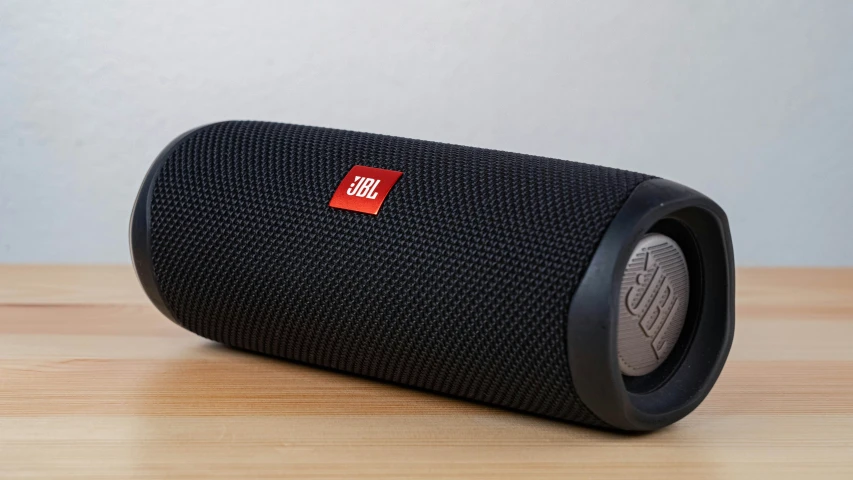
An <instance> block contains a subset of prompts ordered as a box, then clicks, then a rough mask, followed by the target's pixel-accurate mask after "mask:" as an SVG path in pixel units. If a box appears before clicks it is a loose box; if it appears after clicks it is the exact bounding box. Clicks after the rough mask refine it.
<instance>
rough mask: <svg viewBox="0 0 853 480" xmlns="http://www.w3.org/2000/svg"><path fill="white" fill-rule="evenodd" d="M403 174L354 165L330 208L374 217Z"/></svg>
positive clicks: (337, 191) (336, 192)
mask: <svg viewBox="0 0 853 480" xmlns="http://www.w3.org/2000/svg"><path fill="white" fill-rule="evenodd" d="M402 175H403V172H396V171H394V170H385V169H383V168H374V167H365V166H363V165H356V166H354V167H352V169H350V171H349V173H347V174H346V176H344V178H343V180H341V183H340V184H339V185H338V188H337V190H335V194H334V195H332V200H331V201H330V202H329V206H330V207H334V208H341V209H344V210H352V211H354V212H361V213H369V214H371V215H376V214H377V213H379V207H381V206H382V203H383V202H384V201H385V198H386V197H387V196H388V192H390V191H391V187H393V186H394V184H395V183H396V182H397V180H399V178H400V177H401V176H402Z"/></svg>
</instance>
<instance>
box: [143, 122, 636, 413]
mask: <svg viewBox="0 0 853 480" xmlns="http://www.w3.org/2000/svg"><path fill="white" fill-rule="evenodd" d="M356 164H359V165H366V166H371V167H378V168H385V169H389V170H397V171H402V172H403V176H402V178H400V180H399V181H398V182H397V184H396V185H395V186H394V188H393V189H392V190H391V192H390V194H389V195H388V197H387V198H386V200H385V202H384V204H383V206H382V208H381V210H380V212H379V215H377V216H372V215H365V214H361V213H355V212H350V211H344V210H337V209H333V208H330V207H329V206H328V202H329V199H330V198H331V196H332V193H333V192H334V191H335V189H336V187H337V186H338V184H339V183H340V181H341V179H343V178H344V176H345V175H346V173H347V172H348V171H349V169H350V168H351V167H352V166H353V165H356ZM649 178H651V177H648V176H645V175H641V174H637V173H632V172H627V171H622V170H616V169H611V168H604V167H598V166H592V165H585V164H580V163H574V162H568V161H563V160H555V159H549V158H543V157H534V156H527V155H520V154H514V153H506V152H498V151H492V150H485V149H479V148H471V147H461V146H455V145H447V144H440V143H434V142H425V141H419V140H409V139H403V138H396V137H389V136H382V135H372V134H365V133H356V132H348V131H340V130H333V129H325V128H315V127H304V126H296V125H286V124H274V123H263V122H225V123H219V124H214V125H210V126H207V127H204V128H202V129H199V130H196V131H195V132H192V133H190V134H189V135H188V136H187V137H185V138H184V139H183V140H182V141H181V142H179V143H178V144H177V145H176V146H175V147H174V148H173V149H172V150H171V153H169V154H168V155H167V157H166V159H165V161H164V162H163V163H162V165H161V167H160V170H159V172H158V173H157V176H156V178H155V180H154V182H155V183H154V194H153V197H152V200H151V210H150V220H149V222H150V240H151V262H152V265H153V269H154V274H155V276H156V279H157V284H158V286H159V290H160V293H161V295H162V297H163V300H164V302H165V304H166V305H167V307H168V308H169V309H170V311H171V313H172V314H173V316H174V317H175V320H176V321H177V322H178V323H180V324H181V325H183V326H184V327H185V328H187V329H189V330H191V331H193V332H196V333H198V334H199V335H202V336H204V337H207V338H209V339H212V340H216V341H219V342H222V343H224V344H227V345H231V346H234V347H238V348H242V349H247V350H252V351H257V352H262V353H264V354H268V355H273V356H278V357H284V358H287V359H292V360H296V361H301V362H306V363H310V364H315V365H320V366H323V367H328V368H332V369H337V370H343V371H347V372H353V373H356V374H360V375H365V376H369V377H375V378H379V379H384V380H388V381H392V382H397V383H400V384H406V385H411V386H415V387H420V388H423V389H428V390H433V391H437V392H442V393H446V394H450V395H455V396H459V397H464V398H468V399H473V400H477V401H481V402H486V403H490V404H496V405H500V406H504V407H508V408H513V409H518V410H523V411H527V412H532V413H536V414H540V415H545V416H549V417H554V418H558V419H563V420H568V421H575V422H580V423H585V424H590V425H598V426H605V425H604V423H603V422H601V421H600V420H599V419H597V418H596V417H595V416H594V415H593V414H592V413H591V412H590V410H589V409H588V408H587V407H586V406H585V405H584V404H583V403H582V402H581V401H580V400H579V399H578V398H577V396H576V394H575V391H574V388H573V385H572V381H571V375H570V372H569V364H568V356H567V351H566V348H567V347H566V319H567V315H568V311H569V304H570V302H571V299H572V295H573V293H574V291H575V289H576V287H577V285H578V283H579V281H580V280H581V277H582V276H583V274H584V272H585V270H586V267H587V265H588V264H589V262H590V260H591V257H592V255H593V253H594V251H595V249H596V247H597V245H598V243H599V240H600V239H601V237H602V235H603V234H604V231H605V229H606V228H607V226H608V224H609V223H610V221H611V220H612V219H613V217H614V216H615V214H616V212H617V211H618V209H619V208H620V206H621V205H622V204H623V202H624V201H625V200H626V198H627V197H628V195H629V194H630V193H631V191H632V190H633V189H634V187H636V186H637V185H638V184H639V183H641V182H643V181H645V180H647V179H649Z"/></svg>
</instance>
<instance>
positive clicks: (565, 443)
mask: <svg viewBox="0 0 853 480" xmlns="http://www.w3.org/2000/svg"><path fill="white" fill-rule="evenodd" d="M737 282H738V284H737V327H736V334H735V342H734V347H733V349H732V353H731V356H730V357H729V362H728V364H727V365H726V368H725V370H724V371H723V374H722V376H721V378H720V380H719V382H718V383H717V386H716V387H715V389H714V390H713V391H712V392H711V394H710V396H709V397H708V399H707V400H706V401H705V402H704V403H703V404H702V405H701V406H700V407H699V408H698V409H697V410H696V411H695V412H694V413H693V414H691V415H689V416H688V417H687V418H685V419H684V420H682V421H681V422H679V423H677V424H675V425H673V426H671V427H669V428H666V429H663V430H661V431H658V432H655V433H651V434H646V435H620V434H614V433H608V432H602V431H597V430H593V429H589V428H584V427H580V426H574V425H570V424H564V423H560V422H556V421H550V420H546V419H542V418H537V417H532V416H528V415H523V414H519V413H512V412H508V411H504V410H501V409H498V408H491V407H488V406H483V405H478V404H473V403H468V402H464V401H461V400H455V399H450V398H446V397H443V396H439V395H433V394H429V393H424V392H419V391H414V390H409V389H406V388H402V387H397V386H393V385H388V384H384V383H379V382H373V381H370V380H366V379H362V378H356V377H353V376H348V375H345V374H338V373H334V372H329V371H324V370H319V369H314V368H310V367H306V366H302V365H295V364H291V363H288V362H285V361H280V360H274V359H270V358H265V357H262V356H259V355H253V354H249V353H244V352H239V351H234V350H229V349H227V348H224V347H221V346H219V345H216V344H214V343H211V342H209V341H207V340H204V339H202V338H200V337H197V336H195V335H193V334H192V333H189V332H187V331H184V330H182V329H181V328H179V327H178V326H176V325H174V324H172V323H171V322H170V321H169V320H167V319H166V318H164V317H163V316H161V315H160V314H159V313H158V312H157V311H156V310H155V309H154V307H152V306H151V305H150V304H149V303H148V300H147V299H146V298H145V296H144V294H143V292H142V290H141V288H140V287H139V286H138V284H137V282H136V278H135V277H134V274H133V271H132V270H131V269H130V267H125V266H117V267H104V266H99V267H80V266H61V267H60V266H9V265H6V266H0V478H3V479H8V478H67V477H80V478H136V477H141V478H278V477H300V478H304V477H307V478H412V477H417V478H426V477H440V478H490V479H492V478H514V477H517V478H564V477H567V476H577V477H581V478H597V477H603V478H617V477H621V478H631V479H643V478H650V479H655V480H659V479H664V478H666V479H670V478H672V479H676V478H677V479H701V478H727V479H728V478H809V479H822V478H845V479H853V269H848V270H844V269H746V270H744V269H741V270H739V271H738V276H737Z"/></svg>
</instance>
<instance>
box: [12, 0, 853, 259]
mask: <svg viewBox="0 0 853 480" xmlns="http://www.w3.org/2000/svg"><path fill="white" fill-rule="evenodd" d="M225 119H257V120H271V121H281V122H290V123H301V124H309V125H319V126H326V127H336V128H345V129H351V130H359V131H368V132H375V133H384V134H391V135H398V136H405V137H412V138H419V139H426V140H435V141H442V142H450V143H458V144H464V145H474V146H480V147H487V148H494V149H501V150H509V151H516V152H522V153H529V154H537V155H545V156H551V157H557V158H564V159H570V160H576V161H582V162H588V163H596V164H600V165H608V166H614V167H621V168H626V169H632V170H637V171H641V172H645V173H652V174H655V175H659V176H663V177H667V178H670V179H672V180H676V181H679V182H682V183H685V184H687V185H690V186H692V187H694V188H696V189H698V190H700V191H702V192H704V193H706V194H707V195H709V196H710V197H712V198H713V199H715V200H716V201H717V202H719V203H720V204H721V205H722V206H723V208H725V209H726V211H727V212H728V214H729V218H730V220H731V225H732V231H733V235H734V241H735V254H736V259H737V262H738V264H739V265H853V240H851V238H853V219H851V210H853V187H851V184H853V2H851V1H846V0H838V1H827V0H824V1H814V0H812V1H801V2H794V1H757V0H750V1H744V0H736V1H729V2H720V1H696V2H686V1H649V2H633V1H624V2H611V1H607V2H601V1H589V2H583V3H581V2H566V1H558V2H529V1H513V2H495V1H483V2H473V1H469V2H463V1H441V2H437V1H434V2H405V1H396V0H394V1H361V2H356V1H315V2H309V1H301V2H258V1H234V2H209V1H204V2H202V1H197V2H196V1H163V2H142V1H139V2H124V1H121V2H115V1H113V2H106V1H104V2H79V1H55V2H42V1H32V0H26V1H9V0H0V262H35V263H51V262H60V263H82V262H96V263H128V262H129V254H128V247H127V223H128V217H129V213H130V209H131V206H132V203H133V200H134V197H135V194H136V191H137V189H138V187H139V183H140V182H141V180H142V178H143V176H144V174H145V172H146V170H147V168H148V166H149V165H150V163H151V161H152V160H153V159H154V158H155V156H156V155H157V154H158V153H159V151H160V150H161V149H162V148H163V147H164V146H165V145H166V144H167V143H168V142H169V141H170V140H171V139H172V138H173V137H175V136H177V135H178V134H180V133H181V132H183V131H185V130H187V129H190V128H192V127H194V126H197V125H200V124H205V123H210V122H213V121H218V120H225Z"/></svg>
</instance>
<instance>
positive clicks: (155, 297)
mask: <svg viewBox="0 0 853 480" xmlns="http://www.w3.org/2000/svg"><path fill="white" fill-rule="evenodd" d="M202 128H205V127H198V128H194V129H192V130H190V131H188V132H185V133H184V134H182V135H180V136H179V137H177V138H175V139H174V140H172V142H171V143H169V145H167V146H166V148H164V149H163V151H162V152H160V155H158V156H157V158H156V159H155V160H154V162H153V163H152V164H151V167H150V168H149V169H148V173H146V174H145V179H144V180H143V181H142V186H141V187H140V188H139V193H138V194H137V196H136V200H135V202H134V204H133V210H132V211H131V213H130V226H129V229H128V237H129V238H128V239H129V243H130V258H131V263H132V264H133V269H134V271H135V272H136V277H137V278H138V279H139V283H140V284H141V285H142V289H143V290H144V291H145V294H146V295H147V296H148V299H149V300H151V303H153V304H154V306H155V307H157V310H159V311H160V313H162V314H163V315H165V316H166V317H167V318H168V319H170V320H172V321H173V322H175V323H177V324H179V325H180V322H178V321H177V320H176V318H175V316H174V315H173V314H172V312H171V310H170V309H169V307H168V306H167V305H166V302H165V300H164V299H163V296H162V294H161V293H160V288H159V286H158V282H157V276H156V274H155V272H154V264H153V261H152V258H151V202H152V199H153V195H154V186H155V183H156V181H157V176H158V174H159V173H160V169H161V168H162V166H163V164H164V163H165V162H166V160H167V159H168V158H169V156H170V155H171V154H172V151H173V150H174V149H175V148H176V147H177V146H178V145H179V144H180V143H181V142H183V141H184V140H185V139H186V138H187V137H188V136H189V135H190V134H193V133H195V132H197V131H199V130H201V129H202Z"/></svg>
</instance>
